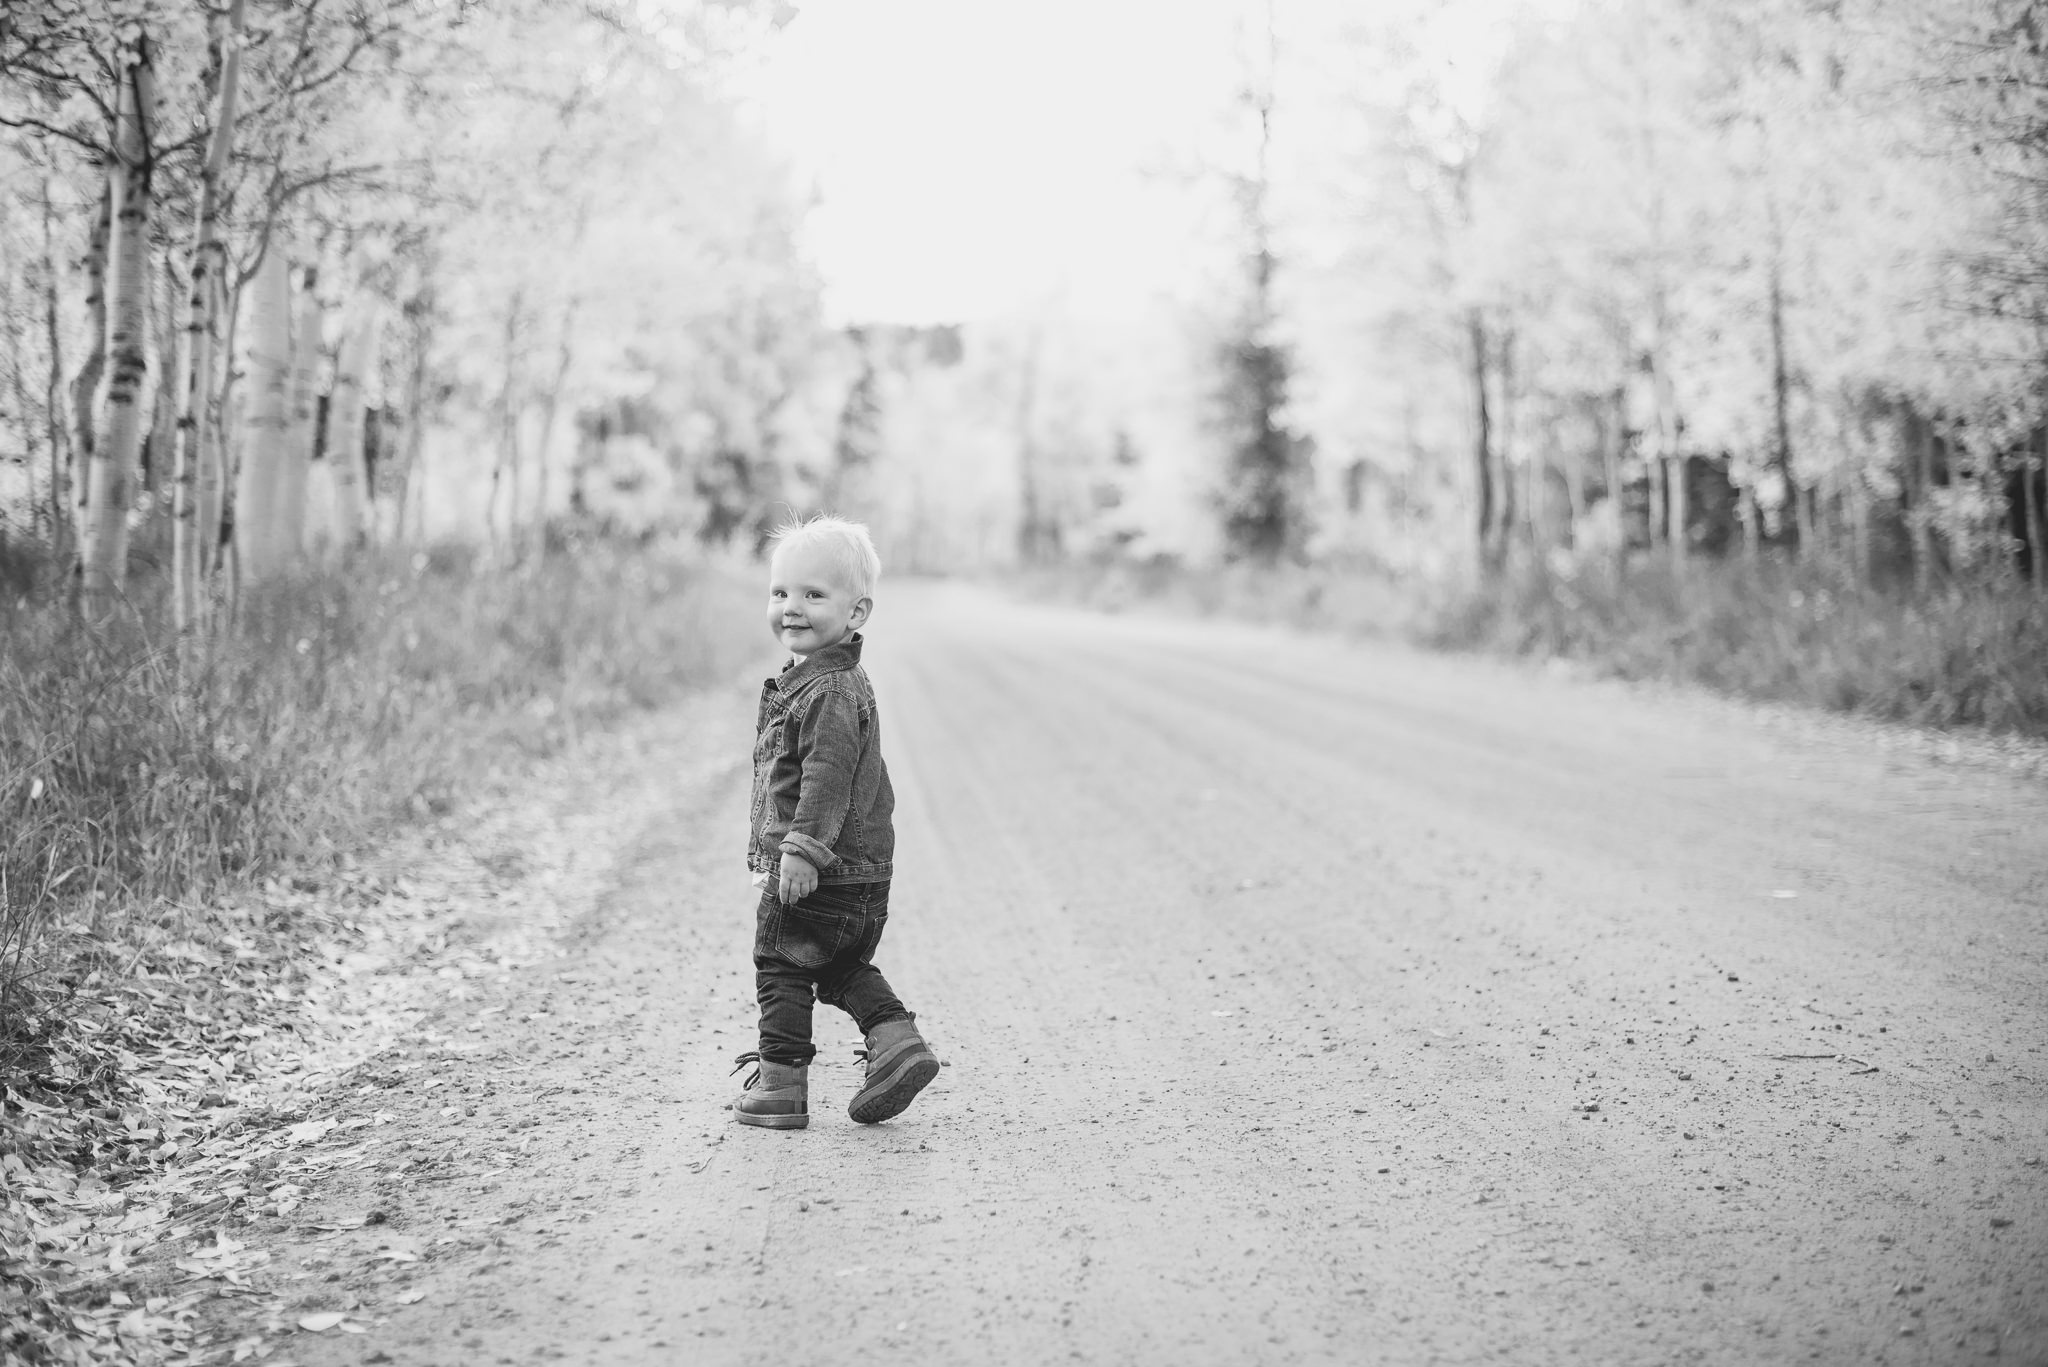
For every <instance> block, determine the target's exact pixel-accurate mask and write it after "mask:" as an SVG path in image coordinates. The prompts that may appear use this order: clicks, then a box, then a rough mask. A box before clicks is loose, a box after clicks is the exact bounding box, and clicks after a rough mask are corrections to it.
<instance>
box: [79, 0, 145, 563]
mask: <svg viewBox="0 0 2048 1367" xmlns="http://www.w3.org/2000/svg"><path fill="white" fill-rule="evenodd" d="M153 103H154V101H153V99H152V92H151V72H150V65H149V39H148V38H147V37H146V36H138V37H137V38H136V39H135V41H134V43H133V45H132V46H129V47H127V48H126V49H125V50H124V51H123V53H122V61H121V100H120V112H119V114H118V116H117V119H116V123H115V134H114V159H113V164H112V166H111V167H110V168H109V182H110V184H111V185H112V187H113V192H112V196H111V200H112V209H113V225H114V226H113V237H112V241H111V245H110V246H109V248H108V252H107V256H108V263H109V266H110V270H109V272H108V281H107V296H108V298H107V313H108V322H109V329H108V338H107V357H108V362H109V365H108V376H107V397H106V405H105V409H106V412H105V416H104V418H103V419H102V421H101V430H102V432H103V433H104V439H103V440H102V441H101V442H100V444H99V446H98V447H97V448H96V449H95V450H94V451H93V455H92V471H91V475H90V482H91V491H90V498H91V507H90V510H89V515H88V517H87V520H86V528H85V591H86V593H87V595H88V596H90V597H92V598H95V599H106V598H109V597H112V596H113V595H115V594H118V593H119V592H120V591H121V588H122V585H123V582H124V581H125V579H126V578H127V569H128V507H129V504H130V502H131V501H132V500H133V495H134V486H135V468H136V462H137V458H138V455H139V452H140V447H141V442H142V416H143V415H142V387H143V383H144V382H145V381H146V380H147V379H148V378H149V352H148V314H149V216H150V195H149V171H150V167H149V158H150V150H149V149H150V139H149V128H150V119H151V118H152V116H153V113H154V110H153V108H152V106H153Z"/></svg>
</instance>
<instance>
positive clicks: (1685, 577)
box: [1420, 560, 2048, 736]
mask: <svg viewBox="0 0 2048 1367" xmlns="http://www.w3.org/2000/svg"><path fill="white" fill-rule="evenodd" d="M1424 621H1425V625H1424V626H1423V628H1422V630H1421V632H1420V635H1421V638H1422V639H1423V640H1424V641H1425V642H1426V643H1428V644H1430V645H1434V646H1438V647H1441V648H1448V649H1479V650H1488V651H1494V652H1503V653H1508V654H1517V655H1537V656H1551V657H1561V658H1566V659H1574V660H1581V661H1585V662H1587V663H1590V664H1593V665H1595V666H1597V667H1598V668H1600V669H1602V670H1604V671H1606V672H1609V673H1613V674H1616V675H1619V676H1621V677H1624V678H1658V679H1674V680H1679V681H1682V682H1688V683H1697V684H1703V685H1705V686H1707V687H1709V688H1713V689H1715V690H1717V691H1720V692H1724V693H1731V694H1735V695H1738V696H1741V697H1749V698H1761V699H1768V700H1772V701H1779V702H1791V703H1798V704H1803V705H1807V706H1811V707H1817V708H1824V709H1827V710H1830V711H1836V712H1848V713H1854V714H1857V715H1861V716H1868V717H1876V718H1881V719H1884V720H1888V721H1899V722H1906V723H1908V724H1911V725H1916V726H1926V727H1941V728H1946V727H1973V728H1982V729H1984V730H1987V731H1990V732H1993V733H2007V734H2015V735H2026V736H2048V594H2043V593H2041V592H2038V591H2037V590H2035V589H2034V588H2033V586H2031V585H2028V584H2025V583H2019V582H2015V581H2013V580H2010V579H1993V580H1988V581H1985V582H1979V583H1974V584H1973V583H1965V582H1951V583H1947V584H1943V585H1941V586H1939V587H1938V588H1935V589H1932V590H1930V591H1926V592H1921V593H1911V592H1905V591H1897V590H1879V589H1873V588H1869V587H1865V586H1860V585H1857V584H1854V583H1853V582H1851V581H1849V580H1848V579H1846V578H1845V577H1844V576H1842V575H1840V574H1839V573H1836V572H1833V571H1832V570H1830V568H1829V567H1827V566H1823V565H1814V564H1786V563H1780V562H1777V561H1771V560H1764V561H1759V562H1756V563H1742V562H1731V563H1720V562H1708V563H1700V564H1694V565H1692V566H1690V567H1688V568H1687V569H1686V570H1684V571H1683V572H1678V571H1676V570H1674V569H1673V568H1672V567H1671V566H1669V565H1668V564H1665V563H1662V562H1659V563H1656V564H1638V565H1636V566H1633V567H1631V569H1630V570H1629V571H1628V573H1626V574H1617V573H1615V572H1614V571H1613V570H1611V569H1607V568H1601V569H1597V570H1587V571H1584V572H1580V573H1577V574H1570V575H1560V574H1557V573H1554V572H1551V571H1549V570H1545V569H1540V568H1531V569H1525V570H1522V571H1520V572H1518V573H1515V574H1513V575H1510V576H1507V577H1505V578H1503V579H1501V580H1499V581H1497V582H1495V583H1493V584H1491V585H1487V586H1485V587H1484V588H1483V589H1476V590H1466V591H1464V592H1461V593H1458V594H1455V595H1452V596H1450V597H1448V598H1447V599H1445V600H1444V601H1442V602H1440V603H1439V604H1437V605H1436V606H1435V608H1434V609H1433V610H1432V611H1431V612H1430V613H1428V614H1427V615H1426V617H1425V619H1424Z"/></svg>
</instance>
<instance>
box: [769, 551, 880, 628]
mask: <svg viewBox="0 0 2048 1367" xmlns="http://www.w3.org/2000/svg"><path fill="white" fill-rule="evenodd" d="M839 580H840V572H839V568H838V567H837V566H836V565H835V564H833V562H832V558H831V557H830V556H828V555H826V554H825V553H824V552H823V551H821V550H819V549H818V548H817V547H815V546H803V545H796V546H783V547H781V548H779V549H777V551H776V552H775V556H774V558H773V559H772V560H770V561H769V562H768V629H769V630H770V631H772V632H774V633H775V639H776V640H778V641H780V642H781V643H782V647H783V649H785V650H787V651H788V652H789V653H790V654H792V655H809V654H811V653H812V652H813V651H819V650H823V649H824V648H825V647H826V646H834V645H838V644H839V643H840V642H841V641H843V640H845V639H846V638H847V637H849V636H851V635H853V633H854V632H856V631H858V630H860V624H861V623H862V622H865V621H867V619H868V610H869V609H870V608H872V607H873V606H874V600H872V599H869V598H856V597H854V596H853V591H852V590H851V589H849V588H847V587H846V585H844V584H842V583H840V582H839Z"/></svg>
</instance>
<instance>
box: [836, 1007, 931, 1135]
mask: <svg viewBox="0 0 2048 1367" xmlns="http://www.w3.org/2000/svg"><path fill="white" fill-rule="evenodd" d="M867 1040H868V1047H867V1048H866V1049H864V1050H861V1051H859V1052H860V1054H861V1056H862V1057H864V1058H866V1059H867V1061H868V1080H867V1082H866V1083H865V1084H864V1085H863V1086H862V1087H861V1089H860V1090H859V1091H858V1092H855V1093H854V1094H853V1100H852V1101H850V1102H848V1103H847V1105H846V1113H847V1114H848V1115H850V1116H852V1117H853V1118H854V1119H855V1120H856V1121H858V1122H860V1123H861V1124H863V1125H872V1124H874V1123H875V1122H876V1121H880V1120H887V1119H889V1118H890V1117H892V1116H898V1115H901V1114H903V1111H904V1108H905V1107H907V1106H909V1105H910V1103H911V1101H912V1100H913V1099H915V1098H916V1096H917V1094H918V1093H919V1092H921V1091H923V1090H924V1088H925V1084H926V1083H928V1082H930V1081H931V1080H932V1079H933V1078H935V1077H937V1076H938V1075H939V1061H938V1059H937V1058H936V1057H934V1056H933V1054H932V1051H931V1050H930V1049H928V1048H926V1047H925V1043H924V1036H922V1035H920V1034H918V1033H917V1023H916V1022H915V1021H911V1020H900V1021H884V1022H883V1023H882V1024H880V1025H878V1026H876V1027H875V1028H874V1029H872V1030H870V1031H868V1036H867Z"/></svg>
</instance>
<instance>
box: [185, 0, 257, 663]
mask: <svg viewBox="0 0 2048 1367" xmlns="http://www.w3.org/2000/svg"><path fill="white" fill-rule="evenodd" d="M243 3H244V0H229V4H228V8H227V10H226V12H225V14H224V15H221V16H217V17H216V19H215V21H214V22H215V29H214V34H213V39H214V46H215V49H216V61H217V62H218V65H219V70H220V80H219V88H218V90H217V91H216V93H215V98H214V116H213V133H212V136H211V137H210V138H209V139H208V141H207V146H206V160H205V161H204V162H203V163H202V164H201V165H200V168H199V221H198V225H197V228H196V231H195V232H194V235H193V244H192V285H191V290H190V292H189V294H188V297H187V299H186V304H185V318H186V321H185V346H184V351H183V354H182V356H181V357H180V373H179V377H178V386H177V398H178V428H177V438H176V442H177V452H176V454H175V455H174V456H173V457H172V472H173V473H172V479H173V492H172V499H171V507H172V531H171V610H172V616H173V619H174V621H175V622H176V624H177V627H178V629H179V630H180V631H184V630H187V629H189V628H190V627H192V626H193V625H194V623H195V622H196V621H197V619H198V610H199V602H200V595H199V581H200V576H201V566H202V564H203V562H204V559H205V555H204V545H205V543H204V541H203V538H204V536H205V535H206V532H205V529H204V528H203V527H202V526H201V525H200V522H199V515H200V513H199V504H200V500H199V497H198V487H197V484H198V474H199V468H200V466H201V464H202V463H203V462H204V460H205V459H206V454H205V453H206V452H207V450H208V449H209V437H210V435H211V428H212V424H211V421H210V419H211V416H212V407H213V401H214V393H215V391H214V369H215V366H214V358H215V353H216V350H217V348H218V346H219V341H220V298H221V289H222V280H223V277H224V276H225V274H226V267H227V245H226V243H225V242H223V241H222V239H221V234H220V199H221V180H222V178H223V177H224V176H225V175H226V174H227V168H228V158H229V156H230V154H231V152H232V151H233V148H234V140H235V102H236V99H237V96H238V88H239V86H240V82H241V69H242V44H241V35H242V7H243Z"/></svg>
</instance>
